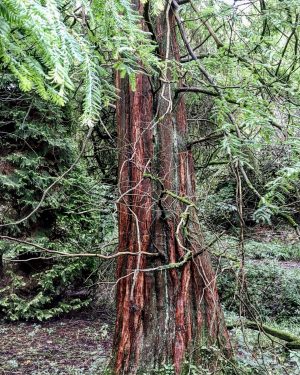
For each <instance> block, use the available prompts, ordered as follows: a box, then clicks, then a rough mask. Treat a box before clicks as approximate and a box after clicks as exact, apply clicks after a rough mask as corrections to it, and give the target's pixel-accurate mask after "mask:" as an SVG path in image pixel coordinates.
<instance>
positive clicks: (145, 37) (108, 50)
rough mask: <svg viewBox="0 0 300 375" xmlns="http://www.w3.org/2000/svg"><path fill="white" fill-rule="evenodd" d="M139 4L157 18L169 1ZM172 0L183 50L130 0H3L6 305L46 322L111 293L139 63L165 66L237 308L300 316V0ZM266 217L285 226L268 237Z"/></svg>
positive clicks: (1, 189) (1, 198)
mask: <svg viewBox="0 0 300 375" xmlns="http://www.w3.org/2000/svg"><path fill="white" fill-rule="evenodd" d="M143 3H144V4H145V5H146V6H145V9H146V11H145V18H146V19H147V23H148V24H153V25H154V26H155V23H156V20H157V17H158V15H159V14H160V13H161V12H162V11H163V9H164V6H165V2H164V1H162V0H151V1H150V0H149V1H144V2H143ZM176 4H177V5H176ZM176 4H175V2H173V3H172V4H171V2H170V3H168V6H169V7H173V8H172V9H174V12H175V11H176V12H177V13H176V14H177V16H178V17H177V28H176V33H177V35H178V39H179V41H180V42H179V43H180V63H176V62H174V61H171V60H170V61H169V60H167V61H161V60H160V56H159V54H158V53H157V44H156V40H155V35H149V33H145V32H143V31H141V27H140V17H139V16H138V12H137V9H134V7H133V6H132V5H131V2H130V1H129V0H117V1H106V0H93V1H86V0H83V1H77V0H71V1H65V0H25V1H22V0H3V1H2V2H1V3H0V32H1V39H0V72H1V78H0V114H1V119H0V226H1V228H0V229H1V237H2V238H1V241H0V255H1V263H0V276H1V280H0V313H1V317H3V318H5V319H8V320H32V319H33V320H34V319H39V320H46V319H50V318H52V317H57V316H61V315H63V314H65V313H68V312H70V311H72V310H78V309H81V308H83V307H86V306H89V307H90V308H91V307H92V306H94V305H95V300H96V299H99V294H100V300H101V299H102V300H104V299H105V297H104V294H101V292H102V289H101V286H100V287H99V285H98V283H99V282H100V283H101V281H103V279H104V278H105V281H107V280H108V279H109V280H111V279H113V274H114V264H113V261H112V260H110V261H109V264H108V265H107V263H105V265H104V261H103V260H102V259H100V257H97V255H105V254H111V253H112V252H113V251H114V249H115V247H116V240H115V237H116V233H115V232H116V219H115V217H116V215H115V211H116V207H115V203H116V198H117V197H116V190H117V189H116V185H117V168H118V166H117V152H118V150H117V143H118V139H117V134H116V127H115V124H116V121H115V115H116V114H115V105H114V102H115V100H116V99H117V98H118V92H116V90H115V88H114V81H115V75H116V74H119V75H120V76H121V77H125V76H128V77H129V81H130V84H131V88H132V89H133V90H135V76H136V74H137V73H138V72H141V71H142V72H143V73H144V74H146V75H148V76H149V79H150V81H151V84H152V85H153V80H152V78H153V77H156V78H157V77H158V76H159V75H160V76H163V77H164V74H165V72H166V71H167V69H169V68H170V69H171V70H172V83H178V82H179V84H180V87H179V88H178V89H177V90H176V92H175V95H174V98H173V99H174V100H173V101H174V103H173V104H174V105H175V106H176V103H177V102H176V100H177V99H178V97H179V96H181V95H184V97H185V100H186V106H187V113H188V126H189V137H188V139H184V140H183V142H184V144H185V146H187V147H188V149H192V150H193V154H194V157H195V167H196V177H197V180H196V184H197V205H198V207H199V211H198V212H199V218H200V220H201V223H202V226H203V228H205V230H207V231H208V232H209V234H208V236H207V237H208V238H210V237H211V238H212V239H213V240H212V243H214V245H215V242H214V241H215V238H219V237H220V239H221V240H220V241H217V244H218V245H217V246H215V247H216V248H215V247H214V246H211V245H210V244H209V241H208V240H207V243H208V249H209V251H210V250H211V252H212V254H213V256H214V262H215V266H216V269H217V270H218V271H219V274H218V284H219V288H220V295H221V299H222V303H223V305H224V306H225V308H226V311H227V313H228V314H229V315H230V314H234V317H235V320H238V319H242V320H243V318H248V319H257V320H259V321H264V322H272V323H274V322H275V323H276V324H279V325H280V324H282V325H287V324H290V325H292V327H293V324H295V323H296V324H298V323H299V311H300V296H299V285H300V275H299V272H298V271H299V270H298V268H299V260H300V253H299V244H298V242H299V233H300V231H299V224H300V216H299V197H300V185H299V174H300V162H299V150H300V143H299V134H300V124H299V104H300V96H299V92H300V91H299V88H300V69H299V68H300V65H299V64H300V60H299V53H300V51H299V28H300V20H299V7H300V1H299V0H268V1H264V0H260V1H255V0H250V1H229V0H227V1H225V0H224V1H219V0H201V1H192V0H191V1H182V2H181V1H177V3H176ZM153 29H155V28H153ZM166 37H168V36H166ZM160 82H161V84H162V85H163V84H164V83H165V82H164V79H161V80H160ZM152 90H153V92H156V90H159V87H154V86H153V87H152ZM87 129H90V133H88V130H87ZM87 133H88V137H87ZM66 171H67V173H66ZM49 187H51V189H50V190H49V191H48V190H47V189H48V188H49ZM45 192H46V194H45ZM256 228H259V229H261V230H262V231H263V232H264V233H270V236H271V237H272V236H274V233H275V232H276V231H278V230H279V231H281V232H282V233H288V235H289V236H290V237H291V238H284V239H283V241H276V239H275V240H274V239H273V238H271V240H270V241H267V242H266V241H261V239H260V238H259V235H258V234H257V232H255V230H256ZM225 231H226V232H227V233H226V235H230V236H232V237H229V236H226V238H225V240H224V242H222V238H221V237H222V236H223V235H224V232H225ZM293 231H295V233H294V232H293ZM249 237H250V240H249ZM233 238H234V239H233ZM228 249H229V251H228ZM51 251H52V252H51ZM78 253H81V254H82V253H84V254H85V255H86V254H88V255H87V256H78V257H77V256H75V255H76V254H78ZM285 262H286V263H285ZM241 280H242V282H241ZM100 285H101V284H100ZM99 289H100V292H99ZM266 297H267V298H266ZM238 315H241V316H238ZM258 341H259V339H258ZM246 346H247V345H246ZM258 346H259V344H258ZM202 349H203V350H204V351H205V350H207V348H202ZM202 349H201V350H202ZM245 350H246V349H245ZM277 350H279V349H278V348H277ZM209 355H212V354H209ZM207 358H210V357H209V356H208V357H207ZM227 365H228V364H227V363H225V362H224V373H225V371H229V373H233V372H230V371H238V370H239V366H240V364H236V368H234V369H233V368H232V367H229V369H226V366H227ZM272 366H273V364H272V365H270V368H271V370H272V371H273V367H272ZM187 367H188V370H187V371H189V372H188V373H193V374H198V373H206V372H204V371H206V370H205V369H204V368H203V369H199V367H197V366H196V367H193V364H190V363H187ZM258 367H259V370H257V368H256V367H255V366H254V365H253V364H252V363H250V360H249V361H248V362H247V361H246V364H245V366H242V365H241V369H242V370H241V371H245V373H249V374H254V373H262V374H264V372H263V371H264V370H262V372H259V371H260V370H261V367H260V366H258ZM254 368H255V369H256V370H253V369H254ZM294 370H295V369H294V367H291V371H294ZM201 371H203V372H201ZM222 371H223V370H222ZM157 373H162V374H173V373H174V372H173V367H172V366H171V365H170V366H169V365H168V364H165V365H164V368H162V369H157ZM265 373H266V372H265ZM274 373H275V372H274ZM279 373H281V372H279ZM291 373H292V372H291Z"/></svg>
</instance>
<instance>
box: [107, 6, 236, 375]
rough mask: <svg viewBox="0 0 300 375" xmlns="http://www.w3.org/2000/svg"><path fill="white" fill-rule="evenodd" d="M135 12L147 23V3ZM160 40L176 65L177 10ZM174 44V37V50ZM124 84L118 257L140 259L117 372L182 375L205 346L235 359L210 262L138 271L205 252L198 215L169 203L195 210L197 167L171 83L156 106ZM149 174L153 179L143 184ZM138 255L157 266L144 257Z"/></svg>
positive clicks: (129, 286) (121, 269)
mask: <svg viewBox="0 0 300 375" xmlns="http://www.w3.org/2000/svg"><path fill="white" fill-rule="evenodd" d="M134 4H135V6H137V9H139V10H140V13H141V14H142V12H143V5H142V4H141V3H140V1H139V0H135V1H134ZM144 27H145V25H144ZM168 27H169V29H168ZM155 30H156V34H157V40H158V45H159V51H160V55H161V57H162V59H164V58H165V57H166V55H167V54H168V55H169V59H177V60H178V59H179V47H178V43H177V40H176V33H175V31H174V30H175V18H174V15H173V13H172V9H171V10H170V11H169V12H168V13H167V14H165V13H164V14H163V15H161V16H159V17H158V18H157V21H156V28H155ZM167 35H171V37H170V40H169V41H166V36H167ZM167 44H168V45H170V50H169V51H168V53H167V51H166V45H167ZM166 63H167V67H166V77H164V79H165V80H170V82H171V81H172V70H171V66H170V65H169V63H168V61H166ZM116 81H117V88H118V89H119V93H120V94H119V95H120V99H119V100H118V103H117V123H118V142H119V145H118V146H119V150H120V151H119V190H120V199H119V202H118V211H119V251H120V252H123V251H130V252H134V253H136V254H137V255H134V256H122V257H119V258H118V261H117V278H118V283H117V317H116V329H115V337H114V372H115V374H116V375H121V374H123V375H135V374H137V372H138V371H139V370H144V371H148V372H149V373H150V371H151V370H153V369H154V368H155V367H159V366H162V365H163V364H166V363H172V364H173V365H174V368H175V373H176V374H179V373H180V372H181V370H182V367H183V363H184V360H185V358H187V357H190V359H191V360H193V361H195V362H200V361H201V356H200V350H199V348H200V345H201V344H208V345H214V344H217V345H222V346H224V347H225V348H227V350H228V351H230V344H229V338H228V333H227V331H226V328H225V325H224V320H223V315H222V311H221V307H220V303H219V299H218V293H217V289H216V282H215V274H214V272H213V269H212V266H211V262H210V259H209V256H208V254H205V253H204V254H202V255H200V256H197V257H195V258H194V259H192V260H191V261H189V262H187V263H185V264H184V265H183V266H181V267H179V268H171V269H168V270H164V271H153V272H144V271H139V270H143V269H146V268H155V267H160V266H163V265H166V264H174V263H176V262H178V261H180V260H182V258H183V257H184V256H185V254H186V252H187V251H192V252H197V251H199V250H201V248H202V247H203V240H202V236H201V228H200V226H199V223H198V221H197V215H196V212H195V209H194V207H192V205H191V206H190V207H188V208H187V205H186V204H185V203H183V202H181V201H180V200H179V199H177V198H175V197H174V196H171V195H170V194H167V193H166V190H170V191H172V192H173V193H174V194H177V195H178V196H182V197H186V198H188V199H189V200H190V201H192V202H194V201H195V172H194V165H193V157H192V154H191V150H188V149H187V146H186V142H187V135H188V134H187V121H186V109H185V104H184V100H183V98H179V100H178V102H177V103H176V106H175V107H174V108H173V109H172V111H170V107H169V105H170V103H171V101H172V99H173V95H172V91H174V90H173V84H172V83H164V84H163V86H162V88H161V89H160V90H158V91H157V93H156V95H155V96H154V94H153V92H152V87H151V84H150V82H149V79H148V77H147V76H146V75H143V74H138V75H137V78H136V89H135V91H134V92H133V91H132V90H131V89H130V87H129V83H128V79H127V78H124V79H121V78H120V76H119V75H117V79H116ZM155 115H156V116H155ZM158 119H159V120H158ZM145 173H149V174H150V175H152V176H154V178H153V179H151V178H144V174H145ZM158 179H159V181H158ZM139 252H152V253H156V254H157V253H158V254H159V256H156V257H146V256H145V255H141V254H140V255H139Z"/></svg>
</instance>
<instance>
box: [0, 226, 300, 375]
mask: <svg viewBox="0 0 300 375" xmlns="http://www.w3.org/2000/svg"><path fill="white" fill-rule="evenodd" d="M260 237H262V238H260ZM274 237H275V240H277V239H278V241H274ZM278 237H279V238H278ZM281 237H282V234H281V233H280V234H278V236H275V235H273V236H271V237H270V239H269V238H266V236H265V235H264V236H263V235H262V234H261V235H260V236H258V235H257V233H256V234H255V236H251V237H250V238H249V239H248V240H247V244H246V245H247V246H246V254H247V255H248V261H249V263H250V265H253V267H254V268H255V269H256V268H257V267H259V266H262V265H263V266H264V265H265V264H266V265H270V267H273V266H272V265H273V263H274V262H275V263H274V264H275V267H278V268H279V270H280V269H281V270H282V273H281V274H278V277H288V275H291V276H289V277H290V278H289V279H288V280H289V281H290V280H294V281H293V283H296V284H295V285H299V280H300V276H299V273H300V244H299V241H295V239H294V238H291V239H287V238H281ZM253 238H255V240H253ZM279 240H281V241H282V242H279ZM226 244H227V245H226ZM235 244H236V240H235V239H234V238H231V237H228V238H226V239H225V244H223V246H222V249H223V250H224V248H225V249H226V247H228V251H229V254H230V255H231V254H232V255H233V256H235V253H234V252H233V249H234V248H235ZM230 251H232V253H231V252H230ZM272 272H273V271H272ZM272 275H273V273H272ZM275 275H277V274H275ZM297 275H298V276H297ZM276 277H277V276H276ZM276 280H277V279H276ZM259 281H260V282H262V280H259ZM277 282H278V280H277ZM281 283H284V280H282V281H280V284H279V285H281ZM266 285H269V284H266ZM282 285H284V284H282ZM259 287H260V286H258V288H259ZM268 288H269V289H268V293H267V295H266V296H268V298H267V299H266V301H268V300H270V298H271V296H270V291H269V290H270V286H268ZM298 290H299V289H298ZM296 294H297V295H294V296H292V297H291V298H292V299H293V300H294V299H295V301H298V299H299V293H297V292H296ZM278 298H279V297H278ZM295 303H296V302H295ZM297 303H298V302H297ZM228 313H229V312H228ZM226 315H227V314H226ZM227 318H230V320H233V321H234V320H236V319H237V318H238V317H237V315H234V313H233V314H231V313H229V315H228V317H227ZM294 318H295V322H293V319H291V320H290V321H287V322H286V323H284V322H283V323H280V324H279V325H277V324H276V323H275V322H274V321H273V323H274V324H275V326H276V327H278V328H281V329H284V330H286V331H289V332H292V333H294V334H299V335H300V328H299V325H298V324H297V323H298V318H299V317H297V316H295V317H294ZM113 322H114V314H113V312H112V311H109V310H108V309H101V310H100V311H97V312H89V311H86V312H77V313H73V314H72V315H71V316H69V317H64V318H59V319H55V320H52V321H49V322H43V323H33V322H31V323H29V322H28V323H24V322H16V323H12V322H5V321H0V375H96V374H97V375H99V374H102V373H103V369H104V368H105V366H106V363H108V362H109V359H110V355H111V346H112V332H113ZM273 323H272V324H273ZM246 332H247V334H246V337H245V336H244V332H243V331H242V330H240V329H235V330H233V331H231V336H232V344H233V347H234V349H235V353H236V355H237V358H238V360H239V362H240V363H242V364H243V366H246V367H245V368H246V369H249V368H250V367H251V369H254V368H256V369H257V370H259V371H260V372H255V371H254V372H253V371H252V370H250V372H244V373H247V374H251V375H252V374H253V375H254V374H266V375H267V374H268V375H270V374H272V375H283V374H284V375H287V374H288V375H298V374H300V352H299V351H297V352H295V351H290V352H287V351H285V350H284V349H283V347H282V345H281V344H279V345H277V344H276V345H275V344H274V342H272V341H271V340H270V339H269V338H267V337H264V336H262V335H259V334H258V333H257V332H256V331H251V330H246ZM261 336H262V337H261ZM262 348H263V355H262V356H261V354H260V353H261V349H262ZM242 373H243V372H242Z"/></svg>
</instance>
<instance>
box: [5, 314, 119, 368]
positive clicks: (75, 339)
mask: <svg viewBox="0 0 300 375" xmlns="http://www.w3.org/2000/svg"><path fill="white" fill-rule="evenodd" d="M111 331H112V324H111V323H110V322H108V321H107V319H106V318H104V319H103V318H97V319H89V318H88V317H77V318H68V319H67V318H64V319H60V320H56V321H52V322H45V323H7V322H0V374H1V375H30V374H31V375H39V374H43V375H54V374H55V375H58V374H59V375H65V374H74V375H77V374H78V375H79V374H80V375H81V374H84V375H88V374H90V375H93V374H101V372H102V371H101V369H103V367H104V366H105V363H106V362H107V360H108V359H109V355H110V348H111V336H112V334H111Z"/></svg>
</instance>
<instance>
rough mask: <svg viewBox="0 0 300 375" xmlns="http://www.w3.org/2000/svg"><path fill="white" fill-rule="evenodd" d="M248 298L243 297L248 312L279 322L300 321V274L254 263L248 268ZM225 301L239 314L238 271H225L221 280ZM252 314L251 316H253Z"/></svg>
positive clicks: (273, 265)
mask: <svg viewBox="0 0 300 375" xmlns="http://www.w3.org/2000/svg"><path fill="white" fill-rule="evenodd" d="M246 283H247V296H245V294H243V295H242V296H240V297H241V298H242V299H243V300H244V303H245V305H246V306H245V307H246V308H245V313H246V314H247V315H248V318H250V319H252V318H253V316H252V314H256V315H257V314H259V315H260V317H262V318H263V319H267V318H271V319H274V320H276V321H283V320H286V319H290V320H295V321H299V316H300V315H299V313H300V294H299V290H300V272H299V270H287V269H282V268H281V267H280V266H278V265H277V264H276V263H273V264H265V263H259V264H258V263H251V262H249V263H248V264H247V266H246ZM218 284H219V291H220V296H221V299H222V302H223V303H224V305H225V307H226V308H227V309H228V310H232V311H235V312H236V313H238V312H239V305H240V299H239V298H237V296H236V293H237V277H236V274H235V272H233V271H226V272H224V273H222V274H220V275H219V277H218ZM250 311H251V313H250Z"/></svg>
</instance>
